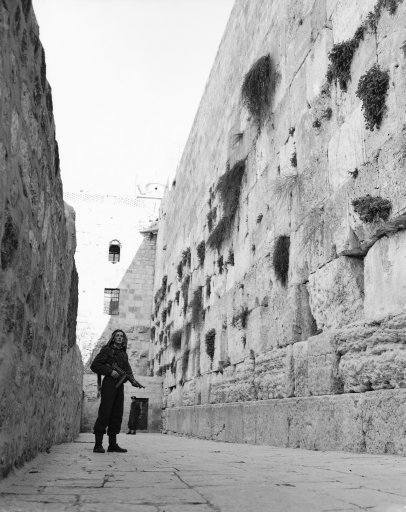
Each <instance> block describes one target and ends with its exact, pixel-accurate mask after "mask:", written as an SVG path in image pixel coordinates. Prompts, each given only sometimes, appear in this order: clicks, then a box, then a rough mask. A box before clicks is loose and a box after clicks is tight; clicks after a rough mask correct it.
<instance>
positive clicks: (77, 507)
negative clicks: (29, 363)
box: [0, 434, 406, 512]
mask: <svg viewBox="0 0 406 512" xmlns="http://www.w3.org/2000/svg"><path fill="white" fill-rule="evenodd" d="M120 442H121V443H122V445H125V446H126V447H127V448H128V449H129V451H128V453H127V454H124V455H119V454H108V453H106V454H104V455H103V454H93V453H92V447H93V445H92V436H91V435H89V434H82V435H81V436H80V438H79V439H78V440H77V442H75V443H70V444H63V445H59V446H55V447H54V448H52V450H51V452H50V453H49V454H41V455H39V456H38V457H37V458H36V459H35V460H34V461H32V462H30V463H29V464H27V465H26V466H24V468H22V469H21V470H19V471H18V472H16V474H14V475H12V476H10V477H8V478H7V479H5V480H4V481H2V482H1V483H0V512H6V511H7V512H49V511H52V512H54V511H57V512H63V511H72V512H96V511H97V512H105V511H108V512H210V511H211V512H213V511H215V512H239V511H244V512H255V511H261V512H262V511H269V512H280V511H284V512H285V511H289V512H296V511H298V512H299V511H300V512H307V511H309V512H319V511H320V512H321V511H323V512H327V511H328V512H333V511H349V510H357V511H359V510H372V511H374V512H376V511H384V512H405V511H406V458H402V457H393V456H384V455H382V456H380V455H358V454H352V453H341V452H312V451H306V450H294V449H284V448H273V447H270V446H251V445H241V444H227V443H215V442H213V441H202V440H198V439H187V438H181V437H175V436H164V435H160V434H138V435H137V436H126V435H121V436H120Z"/></svg>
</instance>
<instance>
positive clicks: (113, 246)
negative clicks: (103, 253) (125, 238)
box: [109, 240, 121, 263]
mask: <svg viewBox="0 0 406 512" xmlns="http://www.w3.org/2000/svg"><path fill="white" fill-rule="evenodd" d="M120 251H121V244H120V242H119V241H118V240H112V241H111V242H110V244H109V261H111V263H118V262H119V261H120Z"/></svg>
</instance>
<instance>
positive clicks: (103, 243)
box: [66, 192, 161, 430]
mask: <svg viewBox="0 0 406 512" xmlns="http://www.w3.org/2000/svg"><path fill="white" fill-rule="evenodd" d="M66 195H67V197H68V198H69V201H70V202H71V204H73V205H74V206H75V209H76V212H77V226H78V251H77V255H76V260H77V265H78V272H79V313H78V343H79V346H80V348H81V350H82V354H83V357H84V360H85V363H87V364H86V374H85V378H84V392H85V400H84V407H83V421H82V428H83V429H84V430H91V428H92V427H93V423H94V420H95V417H96V414H97V408H98V406H99V400H98V398H97V386H96V381H97V378H96V375H95V374H94V373H92V372H91V371H90V370H89V357H90V360H91V359H92V356H91V354H92V352H98V351H99V350H100V348H101V347H102V346H103V345H104V344H105V343H107V341H108V340H109V338H110V336H111V333H112V332H113V331H114V330H115V329H122V330H123V331H124V332H125V333H126V334H127V337H128V349H127V351H128V355H129V358H130V363H131V366H132V368H133V370H134V373H135V374H136V377H137V378H138V377H140V378H139V380H140V382H141V383H142V384H143V385H144V386H145V387H146V389H145V390H138V389H134V388H132V387H131V386H130V385H129V384H127V385H126V386H125V391H126V393H125V413H124V419H123V429H124V428H125V426H126V421H127V417H128V413H129V407H130V401H131V399H130V397H131V396H132V395H134V394H135V395H136V396H137V397H139V399H140V400H141V401H142V402H143V410H144V411H145V413H147V411H148V414H145V418H144V420H145V422H146V424H145V425H144V426H145V427H147V428H148V429H149V430H156V429H158V428H159V425H160V411H161V409H160V401H161V379H160V378H156V377H155V378H150V377H148V376H147V372H148V349H149V340H150V313H151V304H152V290H153V280H154V261H155V251H156V233H157V229H156V228H155V227H154V225H153V223H152V224H151V225H150V227H149V228H148V229H144V230H142V232H140V230H141V228H142V227H144V226H145V224H146V223H147V222H148V221H150V220H152V219H153V218H154V215H156V213H155V212H156V211H157V208H158V201H159V200H158V199H153V200H148V201H137V200H136V199H134V198H131V197H122V196H113V195H97V194H87V193H84V192H81V193H79V194H69V193H68V194H66Z"/></svg>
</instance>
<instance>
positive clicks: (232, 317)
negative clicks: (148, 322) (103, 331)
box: [150, 0, 406, 454]
mask: <svg viewBox="0 0 406 512" xmlns="http://www.w3.org/2000/svg"><path fill="white" fill-rule="evenodd" d="M405 33H406V3H405V2H403V1H402V0H393V1H392V0H391V1H389V0H388V1H381V0H379V1H375V0H328V1H326V0H306V1H302V0H301V1H298V0H289V1H286V0H272V1H271V0H237V2H236V4H235V6H234V9H233V11H232V14H231V17H230V20H229V23H228V25H227V28H226V31H225V35H224V37H223V40H222V42H221V45H220V48H219V51H218V54H217V57H216V60H215V62H214V65H213V69H212V71H211V74H210V77H209V80H208V82H207V85H206V89H205V92H204V95H203V98H202V100H201V104H200V107H199V109H198V112H197V115H196V118H195V122H194V125H193V127H192V130H191V133H190V136H189V139H188V142H187V144H186V147H185V150H184V153H183V157H182V159H181V162H180V165H179V167H178V170H177V174H176V178H175V180H174V182H173V184H172V187H171V188H170V190H169V191H168V192H167V194H166V197H165V198H164V200H163V202H162V207H161V212H160V223H159V232H158V242H157V259H156V273H155V290H154V291H155V303H154V306H153V312H152V325H153V327H152V331H153V336H154V337H153V341H152V345H151V355H150V359H151V364H152V365H153V368H154V372H155V374H156V375H162V376H163V378H164V408H165V409H164V429H165V430H166V431H167V432H176V433H182V434H188V435H195V436H199V437H206V438H212V439H225V440H232V441H238V442H241V441H242V442H265V443H270V444H275V445H281V446H292V447H305V448H312V449H338V450H340V449H346V450H353V451H368V452H387V453H397V454H406V441H405V436H404V419H405V417H406V392H405V387H406V378H405V368H406V350H405V349H406V307H405V304H406V273H405V269H406V231H405V227H406V194H405V192H406V190H405V187H406V185H405V183H406V180H405V159H406V151H405V147H406V140H405V136H406V51H405V48H406V37H405ZM341 43H342V45H341V46H340V44H341ZM347 50H348V51H349V53H350V54H351V57H350V58H348V52H347V53H346V51H347ZM340 52H341V53H340ZM337 55H338V57H337V58H336V60H334V56H337ZM259 59H263V60H262V61H261V62H262V64H263V65H264V66H265V65H266V66H268V65H269V67H268V68H266V69H267V70H268V71H269V68H270V71H269V73H268V75H267V77H268V78H269V81H270V83H271V86H270V90H269V91H268V92H269V95H268V97H267V100H269V104H268V105H267V107H268V108H267V109H266V111H265V113H264V112H263V111H261V112H260V113H261V115H262V117H261V118H260V120H259V121H258V118H256V117H255V115H254V114H253V110H252V109H251V110H250V109H249V107H247V105H249V102H247V97H246V96H244V95H243V92H242V90H243V85H244V84H246V82H247V79H248V77H247V73H248V72H250V71H252V75H251V76H254V79H255V76H257V78H258V69H260V67H259V66H257V67H256V65H257V64H258V62H259ZM340 59H341V60H340ZM346 59H347V60H346ZM334 63H335V67H334ZM255 73H257V75H255ZM262 77H263V75H262ZM378 82H379V84H380V85H379V84H378ZM377 84H378V85H377ZM382 84H384V86H385V87H384V92H383V93H382V94H381V96H380V97H379V98H380V99H381V100H382V102H381V103H380V104H379V105H378V106H376V104H374V101H375V100H376V98H377V97H378V95H379V93H377V92H376V91H377V90H378V89H379V87H381V89H382V87H383V85H382ZM254 85H255V84H254ZM368 90H369V91H371V90H372V91H373V92H372V93H371V92H369V95H368ZM379 98H378V99H379ZM374 108H375V110H374ZM368 116H369V117H368ZM371 116H372V119H371ZM374 116H375V117H374ZM239 172H240V176H242V177H241V183H240V184H238V193H237V194H236V195H235V194H234V196H233V197H234V199H235V198H237V202H238V208H237V210H236V212H235V215H234V216H229V217H227V211H226V210H227V204H226V203H225V201H226V202H227V199H224V198H225V196H227V193H224V192H223V195H222V193H221V183H223V184H224V182H225V180H226V179H231V178H230V176H232V175H233V173H234V177H235V176H237V175H238V173H239ZM222 180H223V181H222ZM235 186H236V185H235V181H234V182H232V181H230V183H229V190H230V192H231V193H234V192H235ZM223 190H224V187H223ZM229 206H230V205H228V207H229ZM231 206H232V205H231ZM226 221H228V225H227V222H226ZM221 223H222V224H221ZM219 225H220V226H221V225H222V228H223V231H222V232H221V231H219V230H218V229H217V228H218V226H219ZM216 230H217V231H216ZM213 232H215V233H216V234H217V235H218V236H217V242H216V243H213ZM219 237H220V241H219ZM203 242H204V244H203ZM202 260H204V261H202Z"/></svg>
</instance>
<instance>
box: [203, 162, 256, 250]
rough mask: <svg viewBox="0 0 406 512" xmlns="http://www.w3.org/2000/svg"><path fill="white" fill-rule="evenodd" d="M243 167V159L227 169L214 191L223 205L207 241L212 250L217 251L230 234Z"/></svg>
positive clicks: (243, 172) (238, 196)
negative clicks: (221, 214) (221, 212)
mask: <svg viewBox="0 0 406 512" xmlns="http://www.w3.org/2000/svg"><path fill="white" fill-rule="evenodd" d="M245 167H246V161H245V159H244V160H240V161H238V162H237V163H236V164H235V165H233V167H232V168H231V169H227V171H226V172H225V174H223V175H222V176H221V177H220V179H219V181H218V183H217V187H216V190H217V192H218V193H219V194H220V199H221V202H222V205H223V216H222V217H221V219H220V220H219V222H218V223H217V225H216V227H215V228H214V229H213V231H212V232H211V233H210V235H209V238H208V240H207V245H208V246H209V247H211V248H212V249H217V250H219V249H220V247H221V245H222V244H223V242H224V240H226V239H227V238H228V237H229V236H230V234H231V230H232V227H233V223H234V219H235V216H236V214H237V210H238V206H239V201H240V194H241V186H242V180H243V177H244V174H245Z"/></svg>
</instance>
